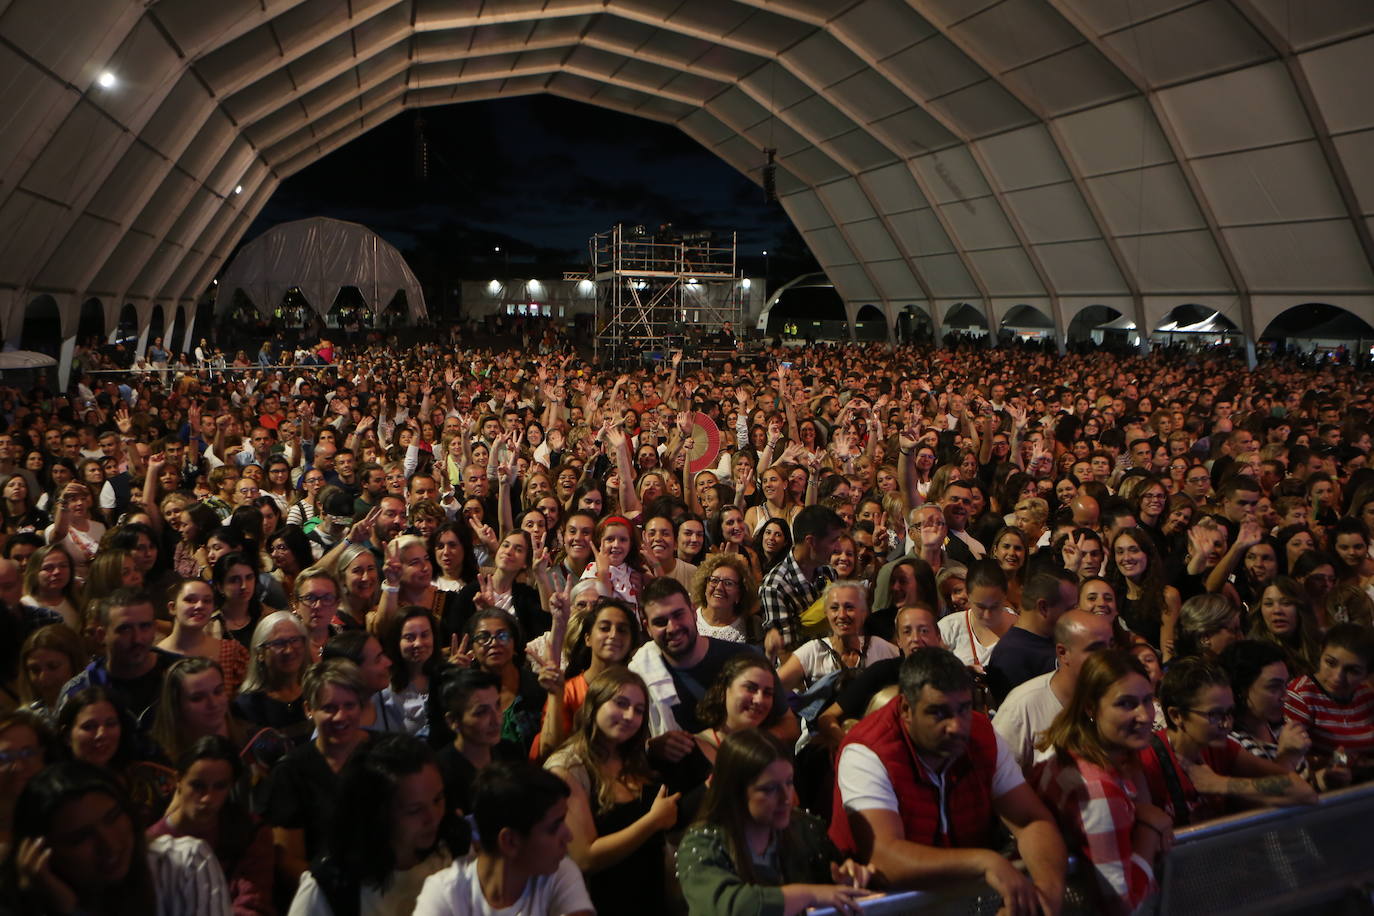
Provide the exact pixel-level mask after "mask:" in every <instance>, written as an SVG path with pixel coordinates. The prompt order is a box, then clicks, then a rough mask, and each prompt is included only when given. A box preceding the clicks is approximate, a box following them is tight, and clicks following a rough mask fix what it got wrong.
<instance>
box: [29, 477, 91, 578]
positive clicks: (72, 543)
mask: <svg viewBox="0 0 1374 916" xmlns="http://www.w3.org/2000/svg"><path fill="white" fill-rule="evenodd" d="M94 502H95V497H94V496H92V494H91V489H90V488H89V487H88V486H86V485H85V484H84V483H78V482H77V481H72V482H71V483H69V484H67V485H66V486H65V487H63V489H62V495H61V496H60V497H58V500H57V511H56V512H55V513H54V514H53V523H52V524H51V525H49V526H48V527H47V528H46V529H45V530H44V531H43V537H44V538H45V539H46V540H47V542H48V543H49V544H56V545H58V546H60V547H61V548H62V549H63V550H65V551H66V552H67V555H68V556H70V557H71V558H72V563H73V564H74V567H75V568H74V570H73V572H72V575H73V576H74V577H75V578H76V579H80V580H84V579H85V578H86V571H87V569H88V568H89V567H90V565H91V561H92V560H94V559H95V555H96V552H97V551H99V549H100V539H101V538H103V537H104V536H105V524H104V522H100V521H97V520H96V519H95V517H94V516H95V509H94V506H93V503H94Z"/></svg>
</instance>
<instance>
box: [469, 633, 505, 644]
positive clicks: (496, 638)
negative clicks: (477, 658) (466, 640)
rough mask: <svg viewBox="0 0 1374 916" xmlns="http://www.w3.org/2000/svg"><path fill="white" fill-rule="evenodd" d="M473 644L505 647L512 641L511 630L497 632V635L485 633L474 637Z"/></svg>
mask: <svg viewBox="0 0 1374 916" xmlns="http://www.w3.org/2000/svg"><path fill="white" fill-rule="evenodd" d="M472 641H473V643H475V644H476V645H479V646H484V647H485V646H489V645H491V644H492V643H499V644H500V645H505V644H506V643H508V642H510V641H511V635H510V630H497V631H496V632H495V633H490V632H487V631H483V632H481V633H478V634H477V635H476V636H474V637H472Z"/></svg>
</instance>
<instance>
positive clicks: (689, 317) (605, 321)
mask: <svg viewBox="0 0 1374 916" xmlns="http://www.w3.org/2000/svg"><path fill="white" fill-rule="evenodd" d="M590 248H591V259H592V276H591V278H592V280H593V281H594V282H595V283H596V333H595V338H594V341H593V348H594V352H595V353H596V355H597V358H598V359H599V360H601V361H602V362H603V363H605V362H610V363H613V364H626V363H630V362H634V361H637V360H640V359H653V358H655V357H658V358H664V357H665V356H666V354H667V352H668V351H669V350H673V349H681V348H683V347H685V346H687V345H688V344H689V343H692V344H697V343H699V342H701V341H702V340H703V339H705V338H708V337H710V336H711V335H714V334H717V333H718V332H719V331H720V329H721V327H722V326H723V325H724V324H725V322H727V321H728V322H730V323H731V324H732V325H733V326H734V328H735V329H736V332H737V333H738V332H739V330H740V327H741V320H742V319H743V317H744V314H745V298H744V289H743V287H744V283H743V277H742V276H741V274H740V272H739V260H738V257H737V255H736V233H734V232H731V233H729V234H728V235H727V234H725V233H713V232H676V231H674V230H673V229H672V227H670V226H664V227H660V228H659V230H658V231H657V232H646V231H645V229H644V227H642V226H624V225H617V226H616V227H615V228H613V229H611V230H610V231H609V232H601V233H598V234H596V235H594V236H592V239H591V242H590ZM688 355H689V356H690V355H691V354H688Z"/></svg>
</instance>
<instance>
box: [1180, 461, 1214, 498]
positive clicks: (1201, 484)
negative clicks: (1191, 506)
mask: <svg viewBox="0 0 1374 916" xmlns="http://www.w3.org/2000/svg"><path fill="white" fill-rule="evenodd" d="M1183 492H1184V493H1187V494H1188V496H1189V497H1190V498H1191V499H1192V500H1193V502H1196V503H1198V504H1199V505H1201V504H1203V503H1206V502H1207V497H1208V496H1209V495H1210V494H1211V492H1212V475H1211V474H1210V473H1208V471H1207V469H1206V468H1205V467H1203V466H1202V465H1200V464H1195V465H1193V466H1192V467H1190V468H1189V469H1188V473H1187V474H1184V475H1183Z"/></svg>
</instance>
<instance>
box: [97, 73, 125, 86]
mask: <svg viewBox="0 0 1374 916" xmlns="http://www.w3.org/2000/svg"><path fill="white" fill-rule="evenodd" d="M95 81H96V83H97V84H98V85H99V86H100V88H101V89H113V88H114V86H115V83H117V82H119V81H118V80H116V79H115V75H114V74H113V73H111V72H110V71H109V70H101V71H100V75H99V76H97V77H96V78H95Z"/></svg>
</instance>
